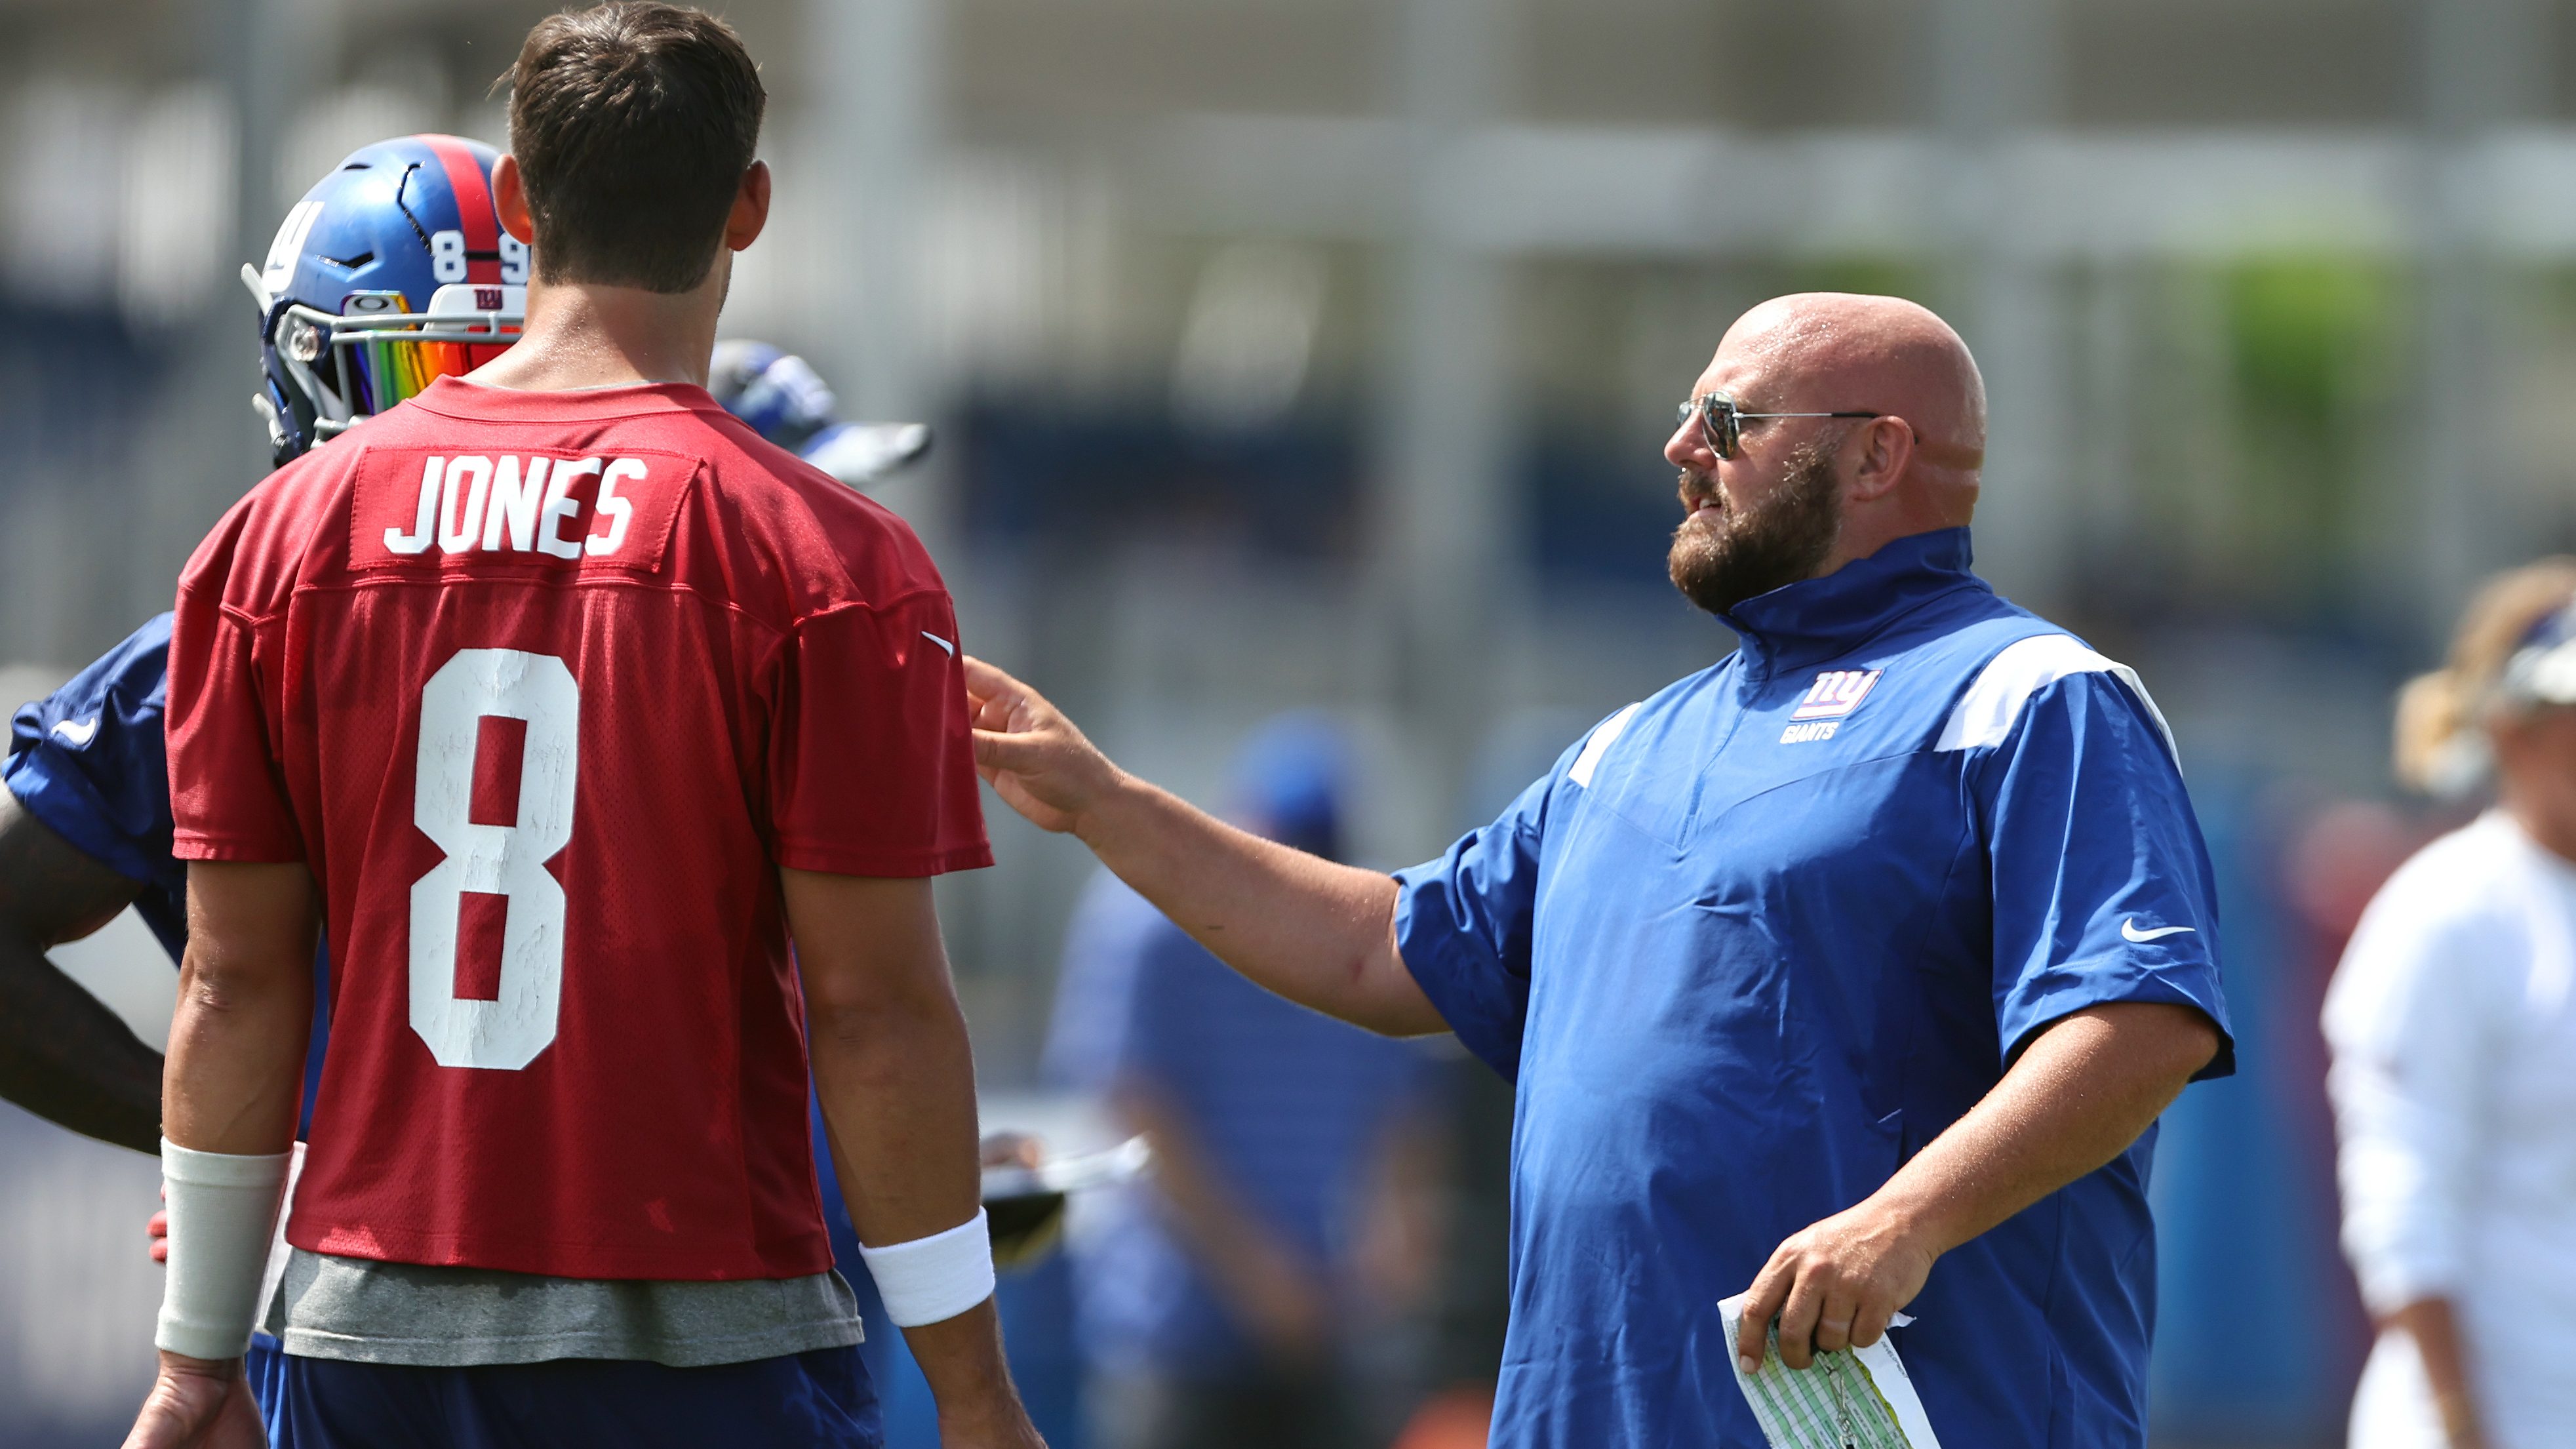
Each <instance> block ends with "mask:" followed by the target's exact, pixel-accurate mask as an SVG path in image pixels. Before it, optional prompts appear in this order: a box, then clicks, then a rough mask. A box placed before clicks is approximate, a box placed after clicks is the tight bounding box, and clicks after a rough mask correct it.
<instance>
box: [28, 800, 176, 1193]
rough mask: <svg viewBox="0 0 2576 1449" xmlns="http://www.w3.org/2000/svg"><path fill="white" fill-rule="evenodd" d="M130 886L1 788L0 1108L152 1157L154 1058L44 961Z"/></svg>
mask: <svg viewBox="0 0 2576 1449" xmlns="http://www.w3.org/2000/svg"><path fill="white" fill-rule="evenodd" d="M136 894H137V887H136V886H135V884H134V882H132V881H130V880H127V879H126V878H125V877H124V876H121V875H119V874H117V873H116V872H115V871H113V870H110V869H108V868H107V867H106V866H104V865H101V864H99V863H98V862H97V861H95V860H93V859H91V858H90V857H89V856H88V855H87V854H85V853H83V852H82V851H81V850H80V849H79V848H78V847H77V846H74V845H73V844H72V843H71V842H69V841H67V840H65V839H63V838H62V837H61V836H59V835H57V834H55V833H54V832H53V831H52V830H51V829H50V828H48V827H47V826H46V825H45V823H44V822H43V821H41V820H38V819H37V818H36V817H35V816H34V815H32V814H30V813H28V811H27V808H26V807H25V806H23V805H21V804H19V803H18V797H16V796H15V795H12V794H10V793H9V792H8V791H7V790H5V789H0V1098H6V1099H7V1100H9V1101H12V1102H15V1103H17V1104H18V1105H19V1106H21V1107H24V1108H26V1109H27V1110H28V1111H30V1112H33V1113H35V1114H36V1115H37V1116H39V1117H43V1118H45V1119H47V1120H49V1121H52V1122H57V1123H60V1124H61V1125H63V1126H65V1127H68V1128H70V1129H71V1130H73V1131H74V1132H78V1133H81V1134H83V1135H85V1136H90V1137H95V1138H98V1139H99V1140H100V1141H102V1142H113V1143H115V1144H116V1145H117V1146H119V1147H131V1148H133V1149H134V1150H135V1151H137V1152H152V1151H156V1150H158V1149H159V1146H160V1139H161V1054H160V1053H159V1052H156V1051H154V1050H152V1048H150V1047H148V1046H145V1045H144V1044H143V1043H142V1042H141V1041H138V1040H136V1039H135V1035H134V1033H133V1032H131V1031H129V1030H127V1029H126V1026H125V1023H124V1022H123V1021H122V1020H120V1019H119V1018H118V1017H117V1015H116V1013H115V1012H113V1011H110V1010H108V1009H107V1007H106V1006H105V1005H103V1004H101V1003H100V1001H99V999H98V998H97V997H95V996H92V995H90V994H89V992H87V991H85V990H83V989H82V987H81V985H80V983H79V982H77V981H74V980H72V979H71V978H70V977H68V976H66V975H64V974H63V973H62V972H61V971H59V970H57V969H55V966H54V964H53V963H52V962H51V961H49V960H47V959H45V952H46V951H47V950H49V949H50V948H52V947H55V946H59V945H61V944H62V943H64V942H65V941H77V940H79V939H80V938H81V937H83V936H86V935H88V934H89V933H91V932H92V931H95V930H97V929H98V928H99V927H101V926H103V925H106V924H107V923H108V922H109V921H110V920H112V919H114V917H115V916H116V913H117V912H119V911H121V910H124V909H125V908H126V906H127V905H129V904H131V903H132V902H133V900H134V897H135V895H136Z"/></svg>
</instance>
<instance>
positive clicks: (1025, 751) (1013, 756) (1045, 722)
mask: <svg viewBox="0 0 2576 1449" xmlns="http://www.w3.org/2000/svg"><path fill="white" fill-rule="evenodd" d="M966 701H967V704H968V705H969V706H970V707H971V708H972V710H973V724H974V727H975V772H976V773H977V774H979V775H982V776H983V777H984V783H986V784H988V785H990V786H992V787H993V793H995V794H997V795H999V796H1001V797H1002V799H1003V801H1004V802H1005V803H1007V804H1008V805H1009V806H1010V807H1011V808H1012V809H1014V810H1017V811H1018V812H1020V813H1021V814H1022V815H1025V816H1027V817H1028V818H1029V822H1030V823H1031V824H1033V825H1035V826H1037V827H1038V828H1039V829H1041V830H1053V831H1056V832H1059V833H1063V832H1072V833H1075V834H1080V833H1081V826H1082V822H1083V819H1084V817H1085V816H1086V815H1087V814H1089V812H1090V811H1091V810H1092V808H1093V807H1094V806H1096V805H1098V804H1099V803H1100V801H1101V799H1102V798H1103V797H1104V796H1106V795H1108V794H1109V793H1110V792H1111V791H1113V790H1115V789H1116V788H1117V786H1118V783H1119V770H1118V767H1117V766H1116V765H1114V764H1111V763H1110V761H1109V757H1108V756H1107V755H1104V754H1102V753H1100V749H1099V747H1098V746H1096V745H1094V744H1092V742H1091V741H1090V740H1088V739H1086V738H1084V737H1083V733H1082V731H1080V730H1078V729H1076V728H1074V725H1073V721H1071V720H1069V719H1066V718H1065V717H1064V713H1063V711H1061V710H1059V709H1057V708H1056V707H1055V706H1054V705H1052V704H1049V703H1047V702H1046V698H1045V696H1043V695H1041V694H1039V693H1038V692H1037V691H1036V690H1034V689H1031V688H1029V687H1028V686H1027V685H1025V684H1022V683H1020V682H1019V681H1018V680H1016V679H1013V678H1012V677H1011V676H1009V675H1007V674H1004V673H1003V672H1002V671H1001V670H998V669H996V668H994V667H993V666H992V665H990V664H987V663H985V662H984V661H983V660H981V659H977V658H975V657H974V656H972V655H969V656H967V659H966Z"/></svg>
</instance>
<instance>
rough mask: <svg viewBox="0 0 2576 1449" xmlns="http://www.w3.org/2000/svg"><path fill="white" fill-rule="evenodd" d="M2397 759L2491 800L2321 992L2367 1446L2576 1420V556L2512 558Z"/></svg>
mask: <svg viewBox="0 0 2576 1449" xmlns="http://www.w3.org/2000/svg"><path fill="white" fill-rule="evenodd" d="M2397 773H2398V775H2399V777H2400V778H2401V779H2402V780H2403V781H2404V782H2405V783H2407V784H2409V785H2411V786H2414V787H2416V788H2418V789H2423V790H2429V791H2432V792H2434V793H2436V794H2442V795H2460V794H2465V793H2468V792H2470V791H2472V790H2474V789H2476V788H2477V787H2478V786H2479V785H2480V784H2481V783H2482V782H2483V781H2484V780H2485V779H2486V778H2487V777H2488V776H2489V775H2490V774H2491V775H2492V778H2493V782H2494V791H2495V804H2494V806H2493V808H2491V809H2489V810H2487V811H2486V812H2485V813H2484V814H2482V815H2480V816H2479V817H2478V818H2477V819H2476V820H2475V821H2473V822H2472V823H2470V824H2469V825H2467V826H2465V827H2463V828H2461V829H2459V830H2456V831H2453V832H2452V833H2450V834H2448V835H2445V836H2443V837H2442V838H2441V839H2439V840H2436V841H2434V842H2433V843H2432V844H2430V845H2428V846H2426V847H2424V849H2423V850H2421V851H2419V852H2418V853H2416V855H2415V856H2414V857H2413V858H2412V859H2411V860H2409V861H2408V862H2407V863H2406V864H2405V865H2404V866H2403V867H2402V868H2400V869H2399V870H2398V872H2397V873H2396V874H2395V875H2394V876H2393V877H2391V878H2390V879H2389V881H2388V883H2387V884H2386V885H2385V886H2383V887H2382V888H2381V889H2380V891H2379V894H2378V895H2377V896H2376V897H2375V898H2373V900H2372V901H2371V904H2370V907H2369V909H2368V910H2367V911H2365V912H2364V913H2363V914H2362V918H2361V924H2360V926H2359V927H2358V928H2357V929H2356V930H2355V931H2354V933H2353V937H2352V941H2351V944H2350V945H2349V946H2348V947H2346V949H2345V951H2344V956H2343V961H2342V964H2341V965H2340V966H2339V967H2338V968H2337V970H2336V973H2335V977H2334V982H2333V985H2332V986H2331V987H2330V988H2329V990H2328V992H2327V996H2326V1005H2325V1016H2324V1024H2325V1034H2326V1040H2327V1044H2328V1046H2329V1047H2330V1048H2331V1050H2332V1053H2333V1067H2332V1069H2331V1071H2330V1072H2329V1074H2328V1077H2327V1085H2328V1089H2329V1094H2330V1096H2331V1097H2332V1099H2333V1102H2334V1109H2335V1120H2336V1128H2337V1132H2338V1136H2339V1138H2340V1144H2341V1152H2340V1158H2339V1162H2338V1171H2337V1176H2338V1178H2339V1179H2340V1181H2341V1184H2342V1188H2343V1242H2344V1250H2345V1252H2346V1253H2347V1254H2348V1255H2349V1256H2350V1257H2351V1259H2352V1265H2353V1271H2354V1273H2355V1274H2356V1276H2358V1277H2359V1279H2360V1280H2361V1291H2362V1298H2363V1301H2364V1302H2365V1303H2366V1304H2367V1305H2368V1307H2369V1309H2370V1312H2371V1315H2372V1317H2373V1319H2374V1320H2375V1321H2376V1322H2377V1324H2378V1326H2379V1339H2378V1343H2377V1344H2376V1346H2375V1347H2374V1348H2373V1349H2372V1351H2371V1355H2370V1360H2369V1363H2368V1365H2367V1366H2366V1367H2365V1368H2364V1369H2363V1371H2362V1377H2361V1383H2360V1386H2359V1388H2358V1389H2356V1390H2355V1392H2354V1395H2353V1405H2352V1423H2351V1439H2350V1442H2351V1445H2352V1449H2549V1446H2558V1445H2564V1444H2568V1443H2570V1442H2576V559H2571V558H2553V559H2546V560H2543V561H2541V562H2538V563H2534V564H2531V565H2528V566H2526V567H2523V568H2519V569H2515V570H2513V571H2512V572H2509V573H2506V574H2503V575H2501V576H2499V577H2498V578H2496V579H2495V580H2493V581H2492V582H2491V583H2489V584H2488V586H2487V587H2486V588H2485V589H2484V590H2483V591H2482V592H2481V593H2480V594H2479V595H2478V596H2477V598H2476V599H2475V600H2474V601H2473V602H2472V603H2471V604H2470V606H2469V608H2468V610H2467V612H2466V614H2465V615H2464V616H2463V617H2462V619H2461V621H2460V626H2459V631H2458V634H2457V635H2456V636H2455V638H2454V640H2453V642H2452V645H2451V652H2450V662H2449V663H2448V664H2447V665H2445V666H2444V667H2443V668H2442V669H2440V670H2438V671H2436V672H2434V673H2432V674H2428V675H2425V676H2423V677H2421V678H2419V679H2417V680H2415V681H2414V682H2413V683H2411V684H2409V685H2408V686H2407V687H2406V690H2405V692H2404V693H2403V694H2402V695H2401V696H2400V697H2399V702H2398V711H2397Z"/></svg>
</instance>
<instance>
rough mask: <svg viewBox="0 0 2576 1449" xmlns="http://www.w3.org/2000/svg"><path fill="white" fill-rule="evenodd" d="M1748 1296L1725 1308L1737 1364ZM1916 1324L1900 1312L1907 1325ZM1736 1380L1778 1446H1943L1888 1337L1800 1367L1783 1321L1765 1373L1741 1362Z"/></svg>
mask: <svg viewBox="0 0 2576 1449" xmlns="http://www.w3.org/2000/svg"><path fill="white" fill-rule="evenodd" d="M1744 1296H1745V1295H1743V1294H1741V1293H1738V1294H1737V1295H1735V1296H1734V1297H1732V1298H1729V1299H1727V1300H1726V1301H1725V1302H1723V1303H1720V1304H1719V1305H1717V1311H1718V1314H1719V1316H1720V1318H1721V1319H1722V1320H1723V1321H1724V1323H1725V1326H1726V1342H1727V1362H1728V1363H1730V1364H1733V1363H1734V1362H1735V1353H1734V1345H1735V1333H1736V1328H1737V1326H1738V1324H1739V1323H1741V1322H1742V1320H1743V1317H1744ZM1908 1321H1909V1320H1907V1319H1906V1318H1905V1317H1904V1316H1903V1315H1901V1314H1900V1315H1898V1318H1897V1322H1898V1323H1899V1324H1903V1323H1905V1322H1908ZM1735 1383H1736V1387H1738V1388H1740V1389H1742V1390H1744V1398H1745V1402H1747V1403H1749V1404H1751V1405H1752V1406H1753V1417H1754V1419H1755V1420H1756V1421H1757V1422H1759V1423H1760V1424H1761V1425H1762V1434H1763V1437H1765V1438H1767V1439H1769V1440H1770V1441H1771V1445H1772V1449H1941V1441H1940V1440H1939V1439H1938V1438H1936V1437H1935V1436H1934V1435H1933V1433H1932V1422H1931V1421H1930V1420H1929V1419H1926V1418H1925V1417H1924V1416H1923V1402H1922V1400H1920V1399H1918V1398H1916V1397H1915V1396H1914V1382H1913V1380H1911V1379H1909V1378H1907V1377H1906V1374H1905V1364H1904V1362H1903V1361H1902V1360H1900V1359H1899V1358H1898V1357H1897V1356H1896V1345H1895V1344H1894V1343H1892V1342H1891V1341H1889V1340H1888V1339H1886V1338H1884V1337H1882V1338H1880V1339H1879V1341H1878V1342H1876V1343H1873V1344H1871V1345H1870V1346H1869V1347H1867V1348H1859V1349H1844V1350H1841V1351H1838V1352H1834V1353H1820V1354H1817V1355H1816V1359H1815V1363H1814V1364H1813V1365H1812V1366H1810V1367H1808V1368H1804V1369H1793V1368H1791V1367H1789V1366H1788V1365H1787V1364H1786V1363H1783V1362H1782V1361H1781V1359H1780V1330H1779V1328H1778V1327H1777V1326H1776V1325H1775V1326H1774V1327H1773V1328H1772V1329H1771V1332H1770V1335H1769V1338H1768V1340H1767V1342H1766V1343H1765V1345H1764V1349H1763V1355H1762V1369H1761V1372H1759V1373H1754V1374H1747V1373H1746V1372H1744V1370H1743V1368H1742V1367H1741V1366H1740V1365H1739V1366H1737V1367H1736V1369H1735Z"/></svg>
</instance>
